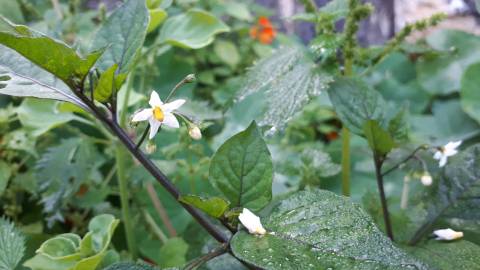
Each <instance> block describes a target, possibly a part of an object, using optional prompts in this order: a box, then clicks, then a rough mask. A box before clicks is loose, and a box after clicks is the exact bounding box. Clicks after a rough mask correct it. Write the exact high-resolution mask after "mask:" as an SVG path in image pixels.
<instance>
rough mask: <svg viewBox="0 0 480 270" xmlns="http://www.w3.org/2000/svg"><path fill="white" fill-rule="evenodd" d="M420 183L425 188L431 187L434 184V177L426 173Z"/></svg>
mask: <svg viewBox="0 0 480 270" xmlns="http://www.w3.org/2000/svg"><path fill="white" fill-rule="evenodd" d="M420 181H422V184H423V185H424V186H430V185H431V184H432V182H433V179H432V176H431V175H430V174H429V173H428V172H424V173H423V175H422V177H420Z"/></svg>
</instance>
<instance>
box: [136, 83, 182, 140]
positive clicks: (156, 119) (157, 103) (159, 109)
mask: <svg viewBox="0 0 480 270" xmlns="http://www.w3.org/2000/svg"><path fill="white" fill-rule="evenodd" d="M184 103H185V100H184V99H177V100H174V101H172V102H169V103H163V102H162V100H161V99H160V97H159V96H158V94H157V92H155V91H152V94H151V95H150V101H149V102H148V104H150V106H151V107H152V108H149V109H143V110H141V111H139V112H137V113H135V115H134V116H133V118H132V122H140V121H145V120H148V123H149V124H150V136H149V139H150V140H151V139H153V137H155V134H157V132H158V128H160V126H161V125H165V126H167V127H171V128H179V127H180V124H179V123H178V120H177V118H176V117H175V115H173V111H175V110H176V109H178V108H180V106H182V105H183V104H184Z"/></svg>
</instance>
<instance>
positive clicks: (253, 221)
mask: <svg viewBox="0 0 480 270" xmlns="http://www.w3.org/2000/svg"><path fill="white" fill-rule="evenodd" d="M238 219H239V220H240V222H241V223H242V224H243V226H245V228H247V230H248V232H249V233H250V234H259V235H263V234H265V233H266V232H267V231H266V230H265V229H264V228H263V226H262V222H261V221H260V217H258V216H256V215H255V214H254V213H252V212H251V211H250V210H248V209H247V208H243V211H242V213H241V214H240V215H239V216H238Z"/></svg>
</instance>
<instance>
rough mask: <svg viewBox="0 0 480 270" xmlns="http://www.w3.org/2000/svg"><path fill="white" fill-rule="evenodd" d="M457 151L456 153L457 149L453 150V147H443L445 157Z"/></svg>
mask: <svg viewBox="0 0 480 270" xmlns="http://www.w3.org/2000/svg"><path fill="white" fill-rule="evenodd" d="M457 153H458V151H457V150H455V149H445V152H444V153H443V154H444V155H445V156H447V157H451V156H454V155H456V154H457Z"/></svg>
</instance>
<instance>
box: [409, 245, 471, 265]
mask: <svg viewBox="0 0 480 270" xmlns="http://www.w3.org/2000/svg"><path fill="white" fill-rule="evenodd" d="M410 252H411V254H412V255H413V256H415V257H417V258H419V259H422V260H423V261H424V262H426V263H428V264H429V265H430V266H431V267H432V268H434V269H441V270H449V269H477V268H478V267H479V258H480V246H478V245H475V244H473V243H470V242H468V241H458V242H457V241H456V242H448V243H445V242H440V241H435V240H430V241H428V243H426V244H424V245H421V246H418V247H415V248H410Z"/></svg>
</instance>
